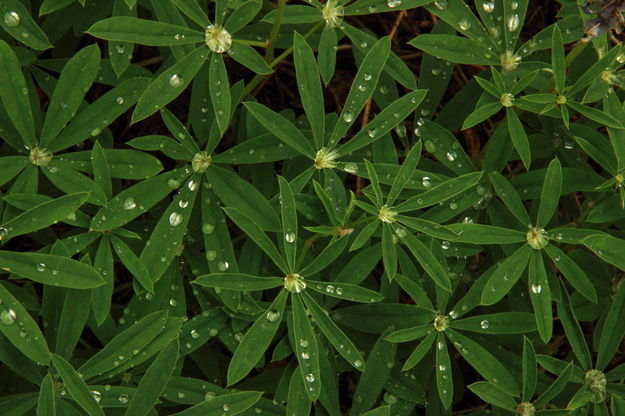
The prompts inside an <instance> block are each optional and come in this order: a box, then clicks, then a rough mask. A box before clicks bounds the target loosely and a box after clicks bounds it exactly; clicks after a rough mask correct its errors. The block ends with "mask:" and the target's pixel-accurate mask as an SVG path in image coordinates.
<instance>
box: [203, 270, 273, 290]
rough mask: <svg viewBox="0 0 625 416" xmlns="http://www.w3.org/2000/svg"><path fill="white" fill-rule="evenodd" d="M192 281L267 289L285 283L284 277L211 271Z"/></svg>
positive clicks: (218, 285)
mask: <svg viewBox="0 0 625 416" xmlns="http://www.w3.org/2000/svg"><path fill="white" fill-rule="evenodd" d="M192 283H196V284H198V285H202V286H207V287H218V288H221V289H229V290H266V289H273V288H274V287H279V286H282V285H283V284H284V278H282V277H260V276H252V275H249V274H242V273H211V274H205V275H202V276H198V278H197V279H195V280H194V281H193V282H192Z"/></svg>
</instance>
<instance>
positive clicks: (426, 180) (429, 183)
mask: <svg viewBox="0 0 625 416" xmlns="http://www.w3.org/2000/svg"><path fill="white" fill-rule="evenodd" d="M421 185H423V187H424V188H431V187H432V179H430V177H429V176H424V177H423V178H421Z"/></svg>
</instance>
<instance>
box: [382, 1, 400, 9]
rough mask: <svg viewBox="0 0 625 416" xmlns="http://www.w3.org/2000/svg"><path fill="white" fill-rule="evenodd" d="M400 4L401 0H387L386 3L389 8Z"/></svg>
mask: <svg viewBox="0 0 625 416" xmlns="http://www.w3.org/2000/svg"><path fill="white" fill-rule="evenodd" d="M400 4H401V0H387V2H386V5H387V6H388V7H390V8H391V9H394V8H395V7H397V6H399V5H400Z"/></svg>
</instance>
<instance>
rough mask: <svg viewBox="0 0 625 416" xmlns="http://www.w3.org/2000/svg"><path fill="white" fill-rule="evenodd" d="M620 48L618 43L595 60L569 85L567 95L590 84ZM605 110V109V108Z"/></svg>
mask: <svg viewBox="0 0 625 416" xmlns="http://www.w3.org/2000/svg"><path fill="white" fill-rule="evenodd" d="M621 50H622V48H621V46H620V45H616V46H614V47H613V48H612V49H610V51H609V52H608V53H606V54H605V55H603V56H602V57H601V59H599V60H598V61H597V62H595V63H594V64H593V65H592V66H591V67H590V68H588V69H587V70H586V72H584V73H583V74H582V75H581V76H580V77H579V78H577V80H576V81H575V82H574V83H573V85H571V86H570V87H569V89H568V91H567V94H568V95H569V96H573V95H574V94H577V93H578V92H580V91H581V90H583V89H584V88H585V87H587V86H588V85H590V84H591V83H592V82H593V81H595V80H596V79H597V78H598V77H600V76H601V73H602V72H603V71H604V70H605V69H606V68H608V67H609V66H610V65H612V63H614V60H615V59H616V57H617V56H618V55H619V53H620V52H621ZM606 111H607V109H606Z"/></svg>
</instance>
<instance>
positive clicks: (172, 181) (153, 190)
mask: <svg viewBox="0 0 625 416" xmlns="http://www.w3.org/2000/svg"><path fill="white" fill-rule="evenodd" d="M186 177H187V173H185V171H184V169H177V170H172V171H169V172H166V173H163V174H161V175H158V176H155V177H154V178H150V179H146V180H144V181H141V182H139V183H137V184H136V185H133V186H130V187H128V188H126V189H125V190H123V191H122V192H120V193H119V194H117V196H115V198H113V199H112V200H110V201H109V202H108V204H107V205H106V206H105V207H102V208H101V209H100V210H99V211H98V212H97V214H96V215H95V216H94V217H93V220H92V221H91V229H92V230H93V231H109V230H112V229H114V228H118V227H121V226H123V225H124V224H127V223H128V222H130V221H132V220H134V219H135V218H137V217H138V216H140V215H142V214H144V213H146V212H147V211H148V210H149V209H150V208H152V207H153V206H154V205H155V204H156V203H157V202H159V201H161V200H162V199H163V198H165V197H166V196H167V194H169V193H170V192H171V191H172V190H173V189H174V188H177V187H178V186H180V183H181V182H182V181H183V180H184V179H185V178H186ZM172 185H173V186H172Z"/></svg>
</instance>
